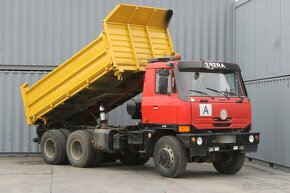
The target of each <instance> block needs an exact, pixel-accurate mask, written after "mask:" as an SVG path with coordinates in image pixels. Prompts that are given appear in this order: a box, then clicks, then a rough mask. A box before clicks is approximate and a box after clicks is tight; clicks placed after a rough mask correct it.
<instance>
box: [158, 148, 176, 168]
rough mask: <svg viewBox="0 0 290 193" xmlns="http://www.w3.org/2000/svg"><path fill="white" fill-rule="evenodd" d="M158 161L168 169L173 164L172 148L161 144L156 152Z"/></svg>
mask: <svg viewBox="0 0 290 193" xmlns="http://www.w3.org/2000/svg"><path fill="white" fill-rule="evenodd" d="M158 161H159V163H160V165H161V166H162V167H163V168H165V169H168V168H170V167H171V166H172V165H173V163H174V155H173V151H172V149H171V148H170V147H169V146H162V147H161V148H160V150H159V152H158Z"/></svg>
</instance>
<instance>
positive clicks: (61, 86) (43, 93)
mask: <svg viewBox="0 0 290 193" xmlns="http://www.w3.org/2000/svg"><path fill="white" fill-rule="evenodd" d="M106 52H107V47H106V42H105V38H104V36H103V35H101V36H100V37H99V38H97V39H96V40H95V41H93V42H92V43H90V44H89V45H88V46H87V47H85V48H84V49H82V50H81V51H80V52H78V53H77V54H76V55H74V56H73V57H72V58H70V59H69V60H67V61H66V62H64V63H63V64H62V65H60V66H59V67H57V68H56V69H55V70H53V71H52V72H51V73H49V74H48V75H47V76H46V77H44V78H43V79H41V80H40V81H38V82H37V83H36V84H34V85H33V86H32V87H30V88H27V86H28V85H26V87H22V93H23V95H25V96H26V101H24V103H26V106H25V109H26V114H27V115H28V117H27V121H28V123H29V124H31V123H33V122H34V121H36V120H37V119H38V118H39V117H42V116H43V115H45V114H46V113H48V112H49V111H51V110H53V109H54V108H55V107H57V106H58V105H60V104H62V103H63V102H64V101H65V100H67V99H68V98H70V97H71V96H73V95H75V94H76V93H77V92H79V91H81V90H82V89H84V88H86V87H87V86H88V85H90V84H91V83H92V82H94V81H95V80H96V79H98V78H99V77H102V76H103V75H104V74H105V73H107V72H108V71H110V70H111V69H112V62H111V59H110V57H109V56H108V55H107V53H106ZM28 112H29V113H28ZM44 119H45V118H44Z"/></svg>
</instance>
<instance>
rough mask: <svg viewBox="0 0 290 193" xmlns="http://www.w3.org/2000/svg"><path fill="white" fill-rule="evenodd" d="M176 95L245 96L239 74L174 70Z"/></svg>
mask: <svg viewBox="0 0 290 193" xmlns="http://www.w3.org/2000/svg"><path fill="white" fill-rule="evenodd" d="M175 74H176V82H177V88H178V93H179V94H180V95H181V96H182V97H188V96H225V97H241V96H245V95H246V94H245V90H244V85H243V84H242V79H241V75H240V73H239V72H227V71H201V70H197V69H195V70H194V71H179V70H178V69H176V70H175Z"/></svg>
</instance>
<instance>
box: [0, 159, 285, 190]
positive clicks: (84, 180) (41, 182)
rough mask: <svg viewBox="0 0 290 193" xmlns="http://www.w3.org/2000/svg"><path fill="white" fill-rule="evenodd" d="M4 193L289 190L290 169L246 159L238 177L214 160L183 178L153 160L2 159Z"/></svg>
mask: <svg viewBox="0 0 290 193" xmlns="http://www.w3.org/2000/svg"><path fill="white" fill-rule="evenodd" d="M0 192H1V193H8V192H21V193H25V192H27V193H28V192H29V193H32V192H36V193H41V192H53V193H64V192H68V193H74V192H82V193H89V192H98V193H109V192H110V193H111V192H116V193H143V192H150V193H159V192H160V193H165V192H168V193H169V192H172V193H182V192H206V193H209V192H215V193H217V192H222V193H227V192H228V193H233V192H251V193H252V192H263V193H264V192H271V193H274V192H289V193H290V173H285V172H282V171H278V170H275V169H271V168H267V167H264V166H260V165H255V164H252V163H246V164H245V166H244V167H243V169H242V170H241V171H240V172H239V173H238V174H236V175H231V176H228V175H221V174H218V173H217V172H216V171H215V170H214V168H213V167H212V165H211V164H196V163H192V164H188V166H187V171H186V173H185V175H184V176H183V177H182V178H178V179H170V178H164V177H161V176H159V174H158V173H157V172H156V171H155V169H154V164H153V161H152V160H150V161H149V162H148V163H147V164H146V165H144V166H136V167H135V166H134V167H128V166H124V165H121V164H120V163H119V162H117V163H115V164H102V165H100V166H98V167H96V168H75V167H72V166H71V165H63V166H51V165H47V164H45V163H44V162H43V160H42V158H40V157H12V158H11V157H10V158H8V157H0Z"/></svg>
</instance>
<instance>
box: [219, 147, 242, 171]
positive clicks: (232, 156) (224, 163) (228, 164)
mask: <svg viewBox="0 0 290 193" xmlns="http://www.w3.org/2000/svg"><path fill="white" fill-rule="evenodd" d="M222 156H223V157H222V160H220V161H217V162H213V166H214V168H215V169H216V170H217V171H218V172H219V173H221V174H235V173H237V172H238V171H240V170H241V169H242V167H243V165H244V161H245V153H242V152H241V151H232V152H230V153H227V154H224V155H222Z"/></svg>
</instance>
